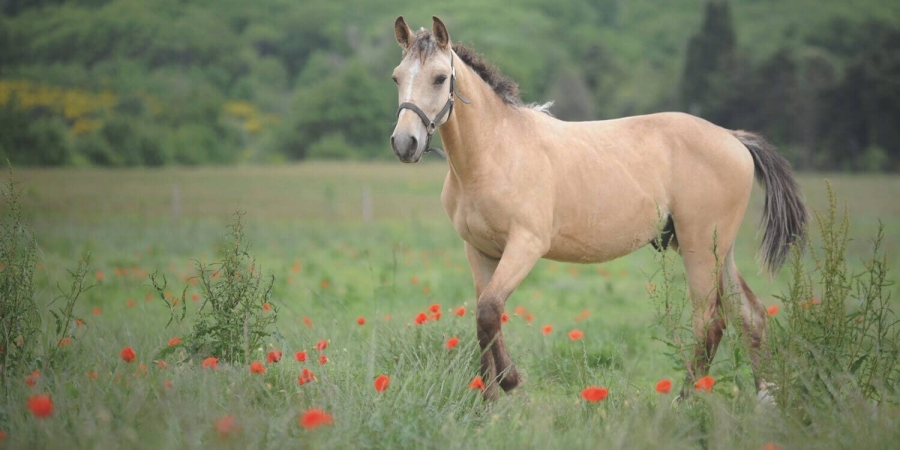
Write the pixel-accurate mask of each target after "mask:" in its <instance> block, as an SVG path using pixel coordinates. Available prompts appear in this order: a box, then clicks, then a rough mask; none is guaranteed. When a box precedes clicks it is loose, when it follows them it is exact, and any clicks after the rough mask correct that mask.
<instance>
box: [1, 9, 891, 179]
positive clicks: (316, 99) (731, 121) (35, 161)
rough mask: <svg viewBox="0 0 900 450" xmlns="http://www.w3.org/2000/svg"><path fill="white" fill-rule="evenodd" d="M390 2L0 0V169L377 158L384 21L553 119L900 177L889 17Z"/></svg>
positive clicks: (384, 93) (381, 143)
mask: <svg viewBox="0 0 900 450" xmlns="http://www.w3.org/2000/svg"><path fill="white" fill-rule="evenodd" d="M402 3H403V2H400V1H397V0H338V1H328V2H313V1H296V0H257V1H254V2H247V1H244V0H241V1H238V0H215V1H214V0H156V1H142V0H70V1H65V0H0V5H2V7H0V8H2V15H0V159H7V158H8V159H9V160H10V161H11V162H12V164H13V165H14V166H112V167H117V166H164V165H203V164H217V165H222V164H244V163H253V164H278V163H283V162H290V161H299V160H306V159H355V160H384V159H390V158H392V157H393V156H392V152H391V151H390V147H389V144H388V136H389V135H390V131H391V129H392V128H393V123H394V119H395V114H396V106H397V99H396V92H395V88H394V86H393V83H392V82H391V80H390V74H391V70H392V69H393V67H394V66H395V65H396V64H398V62H399V59H400V49H399V47H398V46H397V44H396V42H395V41H394V37H393V21H394V19H395V18H396V17H397V16H398V15H401V14H402V15H404V16H405V17H406V19H407V22H408V23H410V25H411V26H413V27H415V28H417V27H419V26H429V27H430V24H431V18H430V16H431V15H432V14H435V15H438V16H440V17H441V18H442V19H443V20H444V21H445V23H447V25H448V27H449V30H450V34H451V38H452V39H453V40H454V41H455V42H463V43H466V44H467V45H470V46H474V48H475V49H476V50H477V51H479V52H480V53H483V54H484V55H485V57H486V59H487V60H488V61H490V62H492V63H494V64H495V65H497V66H499V67H500V68H501V70H502V71H503V72H504V73H505V74H507V75H509V76H510V77H512V78H513V79H514V80H516V81H517V82H518V83H519V85H520V89H521V91H522V97H523V100H524V101H526V102H544V101H548V100H553V101H555V106H554V108H553V113H554V114H555V115H556V116H557V117H559V118H561V119H565V120H596V119H611V118H617V117H622V116H628V115H635V114H646V113H651V112H658V111H671V110H676V111H686V112H689V113H692V114H695V115H698V116H701V117H704V118H706V119H708V120H710V121H712V122H714V123H717V124H719V125H722V126H724V127H728V128H740V129H748V130H754V131H759V132H762V133H763V134H765V135H766V136H767V137H768V138H769V139H770V140H772V141H773V142H775V143H776V144H777V145H778V146H779V147H780V149H781V152H782V153H783V154H785V155H786V156H788V157H789V158H790V159H791V161H792V162H793V164H794V165H795V167H797V168H798V169H801V170H828V171H834V170H843V171H892V172H896V171H898V170H900V157H898V156H900V126H898V124H900V2H884V1H880V0H857V1H854V2H845V1H821V0H791V1H783V0H740V1H738V0H732V1H730V2H728V1H702V0H669V1H665V2H660V1H654V0H628V1H625V0H593V1H588V0H557V1H554V2H547V1H543V0H542V1H538V0H525V1H522V2H516V4H515V5H514V6H513V5H511V4H509V2H501V1H497V0H478V1H473V0H460V1H454V2H449V3H441V4H425V3H420V4H412V5H403V4H402Z"/></svg>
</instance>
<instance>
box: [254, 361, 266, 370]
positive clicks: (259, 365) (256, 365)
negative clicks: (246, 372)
mask: <svg viewBox="0 0 900 450" xmlns="http://www.w3.org/2000/svg"><path fill="white" fill-rule="evenodd" d="M250 373H266V368H265V367H264V366H263V363H261V362H259V361H253V362H252V363H250Z"/></svg>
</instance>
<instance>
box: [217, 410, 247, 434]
mask: <svg viewBox="0 0 900 450" xmlns="http://www.w3.org/2000/svg"><path fill="white" fill-rule="evenodd" d="M216 431H218V432H219V437H223V438H224V437H227V436H228V435H229V434H234V433H237V432H239V431H241V427H240V425H238V424H237V420H236V419H235V418H234V416H231V415H229V416H222V417H219V418H218V419H217V420H216Z"/></svg>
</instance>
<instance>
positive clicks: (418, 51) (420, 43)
mask: <svg viewBox="0 0 900 450" xmlns="http://www.w3.org/2000/svg"><path fill="white" fill-rule="evenodd" d="M437 49H438V45H437V41H435V40H434V35H432V34H431V31H428V30H426V29H425V28H421V29H419V31H417V32H416V36H415V40H413V42H412V44H410V45H409V50H408V51H407V55H409V56H411V57H416V58H419V60H422V61H424V60H425V58H428V57H429V56H431V55H433V54H434V53H435V52H436V51H437Z"/></svg>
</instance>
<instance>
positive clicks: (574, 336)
mask: <svg viewBox="0 0 900 450" xmlns="http://www.w3.org/2000/svg"><path fill="white" fill-rule="evenodd" d="M583 337H584V333H582V332H581V330H578V329H575V330H572V331H570V332H569V339H571V340H573V341H577V340H579V339H581V338H583Z"/></svg>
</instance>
